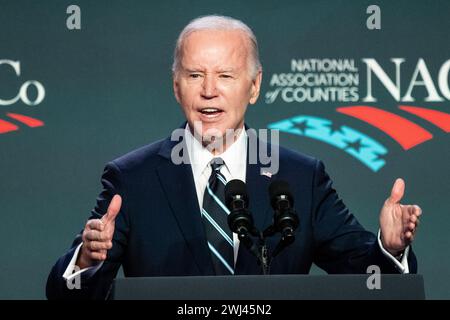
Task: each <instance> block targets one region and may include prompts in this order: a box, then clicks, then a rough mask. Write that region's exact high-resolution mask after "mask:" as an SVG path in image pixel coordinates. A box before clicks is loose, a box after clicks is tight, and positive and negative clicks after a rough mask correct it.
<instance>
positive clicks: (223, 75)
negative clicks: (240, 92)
mask: <svg viewBox="0 0 450 320" xmlns="http://www.w3.org/2000/svg"><path fill="white" fill-rule="evenodd" d="M220 77H221V78H223V79H231V78H233V77H232V76H231V75H229V74H221V75H220Z"/></svg>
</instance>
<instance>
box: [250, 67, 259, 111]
mask: <svg viewBox="0 0 450 320" xmlns="http://www.w3.org/2000/svg"><path fill="white" fill-rule="evenodd" d="M261 81H262V71H258V74H257V75H256V77H255V78H254V79H253V80H252V88H251V93H250V101H249V102H250V104H255V103H256V101H257V100H258V97H259V90H260V88H261Z"/></svg>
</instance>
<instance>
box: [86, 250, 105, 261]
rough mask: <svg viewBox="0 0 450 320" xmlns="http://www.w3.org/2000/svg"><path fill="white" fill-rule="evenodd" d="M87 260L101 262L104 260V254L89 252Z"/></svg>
mask: <svg viewBox="0 0 450 320" xmlns="http://www.w3.org/2000/svg"><path fill="white" fill-rule="evenodd" d="M89 258H90V259H92V260H97V261H103V260H105V259H106V252H97V251H96V252H91V253H89Z"/></svg>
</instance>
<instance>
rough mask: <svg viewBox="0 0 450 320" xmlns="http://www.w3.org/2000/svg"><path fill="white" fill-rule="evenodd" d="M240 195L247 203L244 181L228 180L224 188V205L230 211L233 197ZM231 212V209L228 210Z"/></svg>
mask: <svg viewBox="0 0 450 320" xmlns="http://www.w3.org/2000/svg"><path fill="white" fill-rule="evenodd" d="M236 195H240V196H242V197H243V199H244V201H245V202H246V203H248V194H247V187H246V185H245V183H244V181H242V180H239V179H234V180H230V181H229V182H228V183H227V185H226V186H225V204H226V206H227V207H228V208H229V209H230V205H231V202H232V201H233V197H235V196H236ZM230 210H231V209H230Z"/></svg>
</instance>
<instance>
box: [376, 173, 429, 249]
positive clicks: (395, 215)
mask: <svg viewBox="0 0 450 320" xmlns="http://www.w3.org/2000/svg"><path fill="white" fill-rule="evenodd" d="M404 193H405V182H404V181H403V179H400V178H399V179H397V180H395V183H394V186H393V187H392V191H391V195H390V197H389V198H387V199H386V201H385V202H384V205H383V208H382V209H381V213H380V228H381V242H382V243H383V247H384V248H385V249H386V250H387V251H389V253H391V254H392V255H394V256H396V255H398V254H399V253H401V252H402V251H403V250H404V249H405V248H406V247H407V246H408V245H409V244H410V243H411V242H412V241H413V240H414V237H415V235H416V231H417V227H418V225H419V216H420V215H421V214H422V209H421V208H420V207H419V206H417V205H403V204H401V203H400V200H401V199H402V198H403V194H404Z"/></svg>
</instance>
